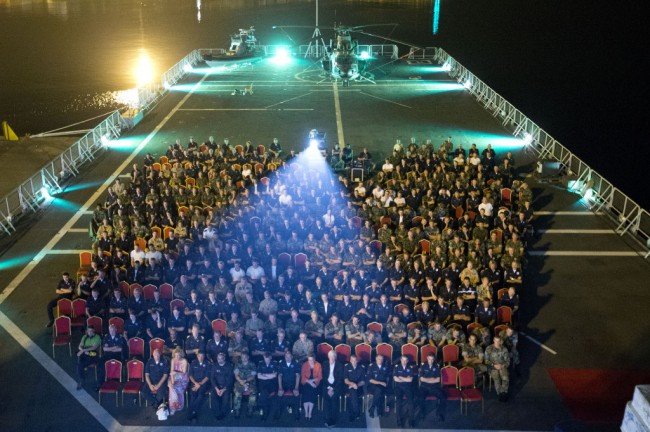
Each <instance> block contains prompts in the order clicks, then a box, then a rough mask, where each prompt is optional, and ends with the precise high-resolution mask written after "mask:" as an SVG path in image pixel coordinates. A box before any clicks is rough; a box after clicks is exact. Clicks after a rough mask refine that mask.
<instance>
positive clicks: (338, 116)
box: [332, 81, 345, 149]
mask: <svg viewBox="0 0 650 432" xmlns="http://www.w3.org/2000/svg"><path fill="white" fill-rule="evenodd" d="M332 88H333V89H334V110H335V111H336V132H337V133H338V137H339V147H340V148H341V149H343V147H345V136H344V135H343V119H342V116H341V101H340V100H339V87H338V85H337V84H336V81H334V82H333V83H332Z"/></svg>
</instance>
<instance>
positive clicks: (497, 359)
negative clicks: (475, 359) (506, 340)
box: [484, 336, 510, 402]
mask: <svg viewBox="0 0 650 432" xmlns="http://www.w3.org/2000/svg"><path fill="white" fill-rule="evenodd" d="M484 360H485V364H486V365H487V366H488V368H489V369H488V370H489V373H490V377H491V378H492V380H493V381H494V389H495V390H496V392H497V395H498V396H499V401H501V402H507V401H508V385H509V383H510V376H509V375H508V366H510V353H508V350H507V349H506V347H504V346H503V340H502V339H501V336H494V338H493V339H492V345H490V346H489V347H487V348H486V349H485V356H484Z"/></svg>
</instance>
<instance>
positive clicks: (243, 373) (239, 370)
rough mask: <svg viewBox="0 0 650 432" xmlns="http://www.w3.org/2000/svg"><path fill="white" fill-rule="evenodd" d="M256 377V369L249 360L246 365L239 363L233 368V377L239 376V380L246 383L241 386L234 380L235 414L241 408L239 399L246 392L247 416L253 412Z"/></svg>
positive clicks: (255, 396) (255, 395)
mask: <svg viewBox="0 0 650 432" xmlns="http://www.w3.org/2000/svg"><path fill="white" fill-rule="evenodd" d="M256 375H257V367H255V364H254V363H253V362H252V361H250V360H249V361H248V363H246V364H243V363H239V364H238V365H237V366H236V367H235V376H239V379H241V380H242V381H246V382H247V386H243V385H241V384H240V383H239V381H237V380H235V396H234V401H233V405H234V406H233V408H234V409H235V412H237V411H239V409H240V408H241V399H242V396H243V395H244V392H248V414H249V415H250V414H251V412H252V411H253V407H254V406H255V401H256V399H257V383H256V379H255V377H256Z"/></svg>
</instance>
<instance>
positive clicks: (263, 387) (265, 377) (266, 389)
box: [257, 352, 278, 421]
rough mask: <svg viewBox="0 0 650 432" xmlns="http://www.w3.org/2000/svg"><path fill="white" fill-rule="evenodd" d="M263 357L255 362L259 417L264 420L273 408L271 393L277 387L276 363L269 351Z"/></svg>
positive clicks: (272, 393) (273, 392)
mask: <svg viewBox="0 0 650 432" xmlns="http://www.w3.org/2000/svg"><path fill="white" fill-rule="evenodd" d="M263 357H264V358H263V359H262V360H261V361H260V362H259V363H258V364H257V384H258V385H257V387H258V390H259V399H258V406H259V407H260V410H261V418H262V421H266V419H268V417H269V415H270V414H271V410H272V409H273V399H272V398H273V395H274V394H275V393H276V392H277V389H278V365H277V363H275V362H274V361H273V360H272V358H271V353H270V352H265V353H264V356H263Z"/></svg>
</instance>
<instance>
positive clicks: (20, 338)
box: [0, 312, 120, 430]
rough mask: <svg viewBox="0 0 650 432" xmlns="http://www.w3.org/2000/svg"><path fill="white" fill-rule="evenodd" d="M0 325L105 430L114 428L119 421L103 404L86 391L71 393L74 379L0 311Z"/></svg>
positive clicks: (117, 425) (118, 424)
mask: <svg viewBox="0 0 650 432" xmlns="http://www.w3.org/2000/svg"><path fill="white" fill-rule="evenodd" d="M0 326H2V328H4V329H5V330H6V332H7V333H9V335H10V336H11V337H12V338H14V339H15V340H16V342H18V345H20V346H21V347H22V348H23V349H24V350H25V351H27V352H28V353H29V354H30V355H31V356H32V357H34V360H36V361H37V362H38V363H39V364H40V365H41V366H43V368H44V369H45V370H46V371H48V372H49V373H50V374H51V375H52V376H53V377H54V379H55V380H57V381H58V382H59V384H61V386H63V388H64V389H66V390H68V391H69V392H70V394H72V396H73V397H74V398H75V399H76V400H77V401H78V402H79V403H80V404H81V405H82V406H83V407H84V408H86V409H87V410H88V412H89V413H90V414H91V415H92V416H93V417H94V418H95V420H97V421H98V422H99V424H101V425H102V426H103V427H104V428H106V429H107V430H116V429H117V428H118V427H119V426H120V423H119V422H118V421H117V420H116V419H115V418H113V416H111V415H110V413H109V412H108V411H106V410H105V409H104V407H103V406H101V405H100V404H99V402H97V401H96V400H95V398H94V397H92V396H91V395H90V394H89V393H87V392H86V391H76V392H75V393H72V390H71V389H73V388H75V384H76V382H75V380H74V378H72V377H71V376H70V374H68V372H66V371H65V370H63V368H62V367H61V366H59V364H58V363H57V362H56V361H54V359H52V358H50V356H49V355H47V354H45V351H43V350H42V349H41V347H39V346H38V345H36V344H35V343H34V342H33V341H32V340H31V339H30V338H29V336H27V335H26V334H25V333H24V332H23V331H22V330H21V329H20V327H18V326H17V325H16V324H14V323H13V322H12V321H11V320H10V319H9V317H8V316H7V315H5V314H4V313H2V312H0Z"/></svg>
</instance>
